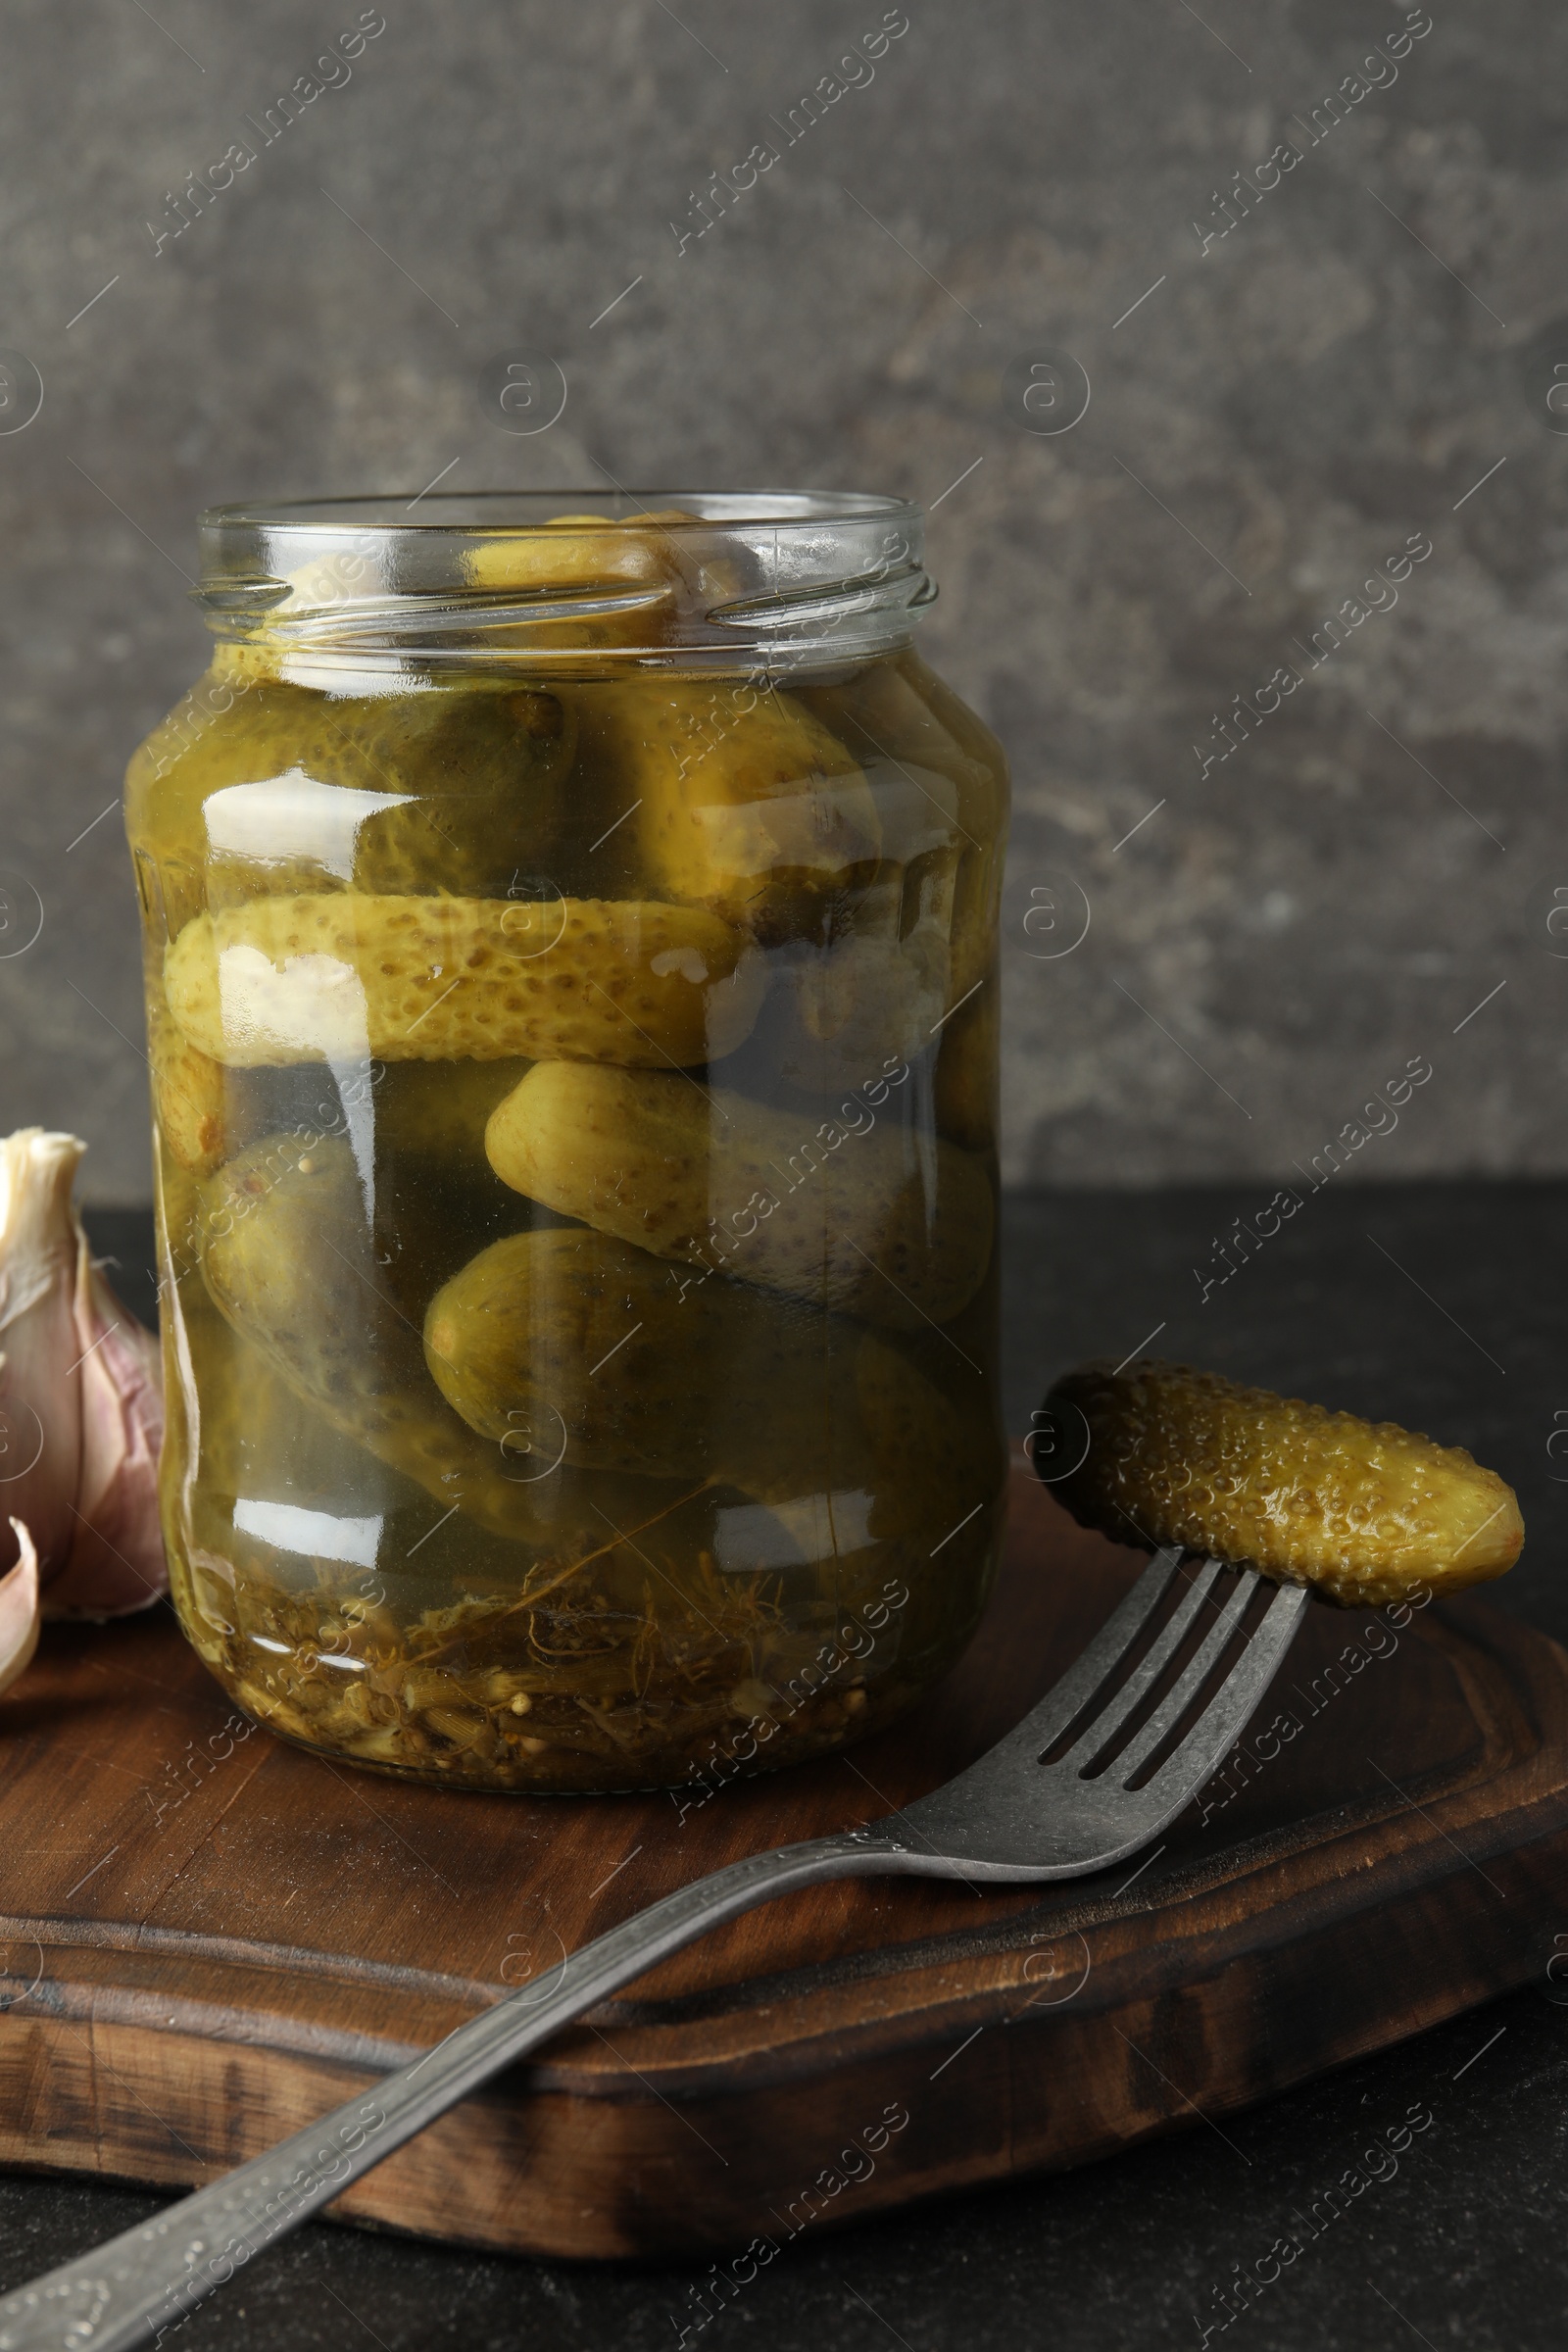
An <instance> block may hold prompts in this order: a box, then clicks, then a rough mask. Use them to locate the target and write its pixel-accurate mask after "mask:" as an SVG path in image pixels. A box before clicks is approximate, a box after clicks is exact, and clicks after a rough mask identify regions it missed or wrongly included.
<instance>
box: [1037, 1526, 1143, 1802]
mask: <svg viewBox="0 0 1568 2352" xmlns="http://www.w3.org/2000/svg"><path fill="white" fill-rule="evenodd" d="M1181 1556H1182V1555H1181V1551H1180V1549H1179V1547H1178V1546H1176V1545H1174V1544H1171V1545H1167V1546H1166V1548H1165V1549H1164V1550H1163V1551H1156V1552H1155V1554H1154V1556H1153V1558H1152V1560H1151V1561H1150V1563H1149V1566H1148V1567H1147V1568H1146V1569H1145V1570H1144V1572H1143V1574H1142V1576H1140V1578H1139V1579H1138V1582H1137V1584H1136V1585H1134V1587H1133V1589H1132V1591H1131V1592H1130V1593H1128V1594H1127V1596H1126V1598H1125V1599H1124V1600H1122V1601H1121V1602H1120V1603H1119V1604H1118V1605H1117V1606H1116V1607H1115V1608H1114V1609H1113V1610H1112V1611H1111V1613H1110V1615H1109V1616H1108V1617H1107V1618H1106V1620H1105V1622H1104V1624H1103V1626H1102V1627H1101V1629H1100V1631H1099V1633H1098V1634H1097V1635H1096V1636H1095V1638H1094V1640H1093V1641H1092V1642H1090V1644H1089V1646H1088V1648H1087V1649H1085V1650H1082V1651H1080V1653H1079V1655H1078V1656H1077V1657H1076V1658H1075V1659H1074V1660H1073V1662H1072V1664H1071V1665H1070V1666H1069V1667H1068V1669H1067V1671H1066V1673H1065V1674H1064V1675H1063V1676H1062V1678H1061V1680H1060V1681H1059V1682H1057V1683H1053V1685H1052V1687H1051V1689H1050V1690H1049V1691H1047V1692H1046V1695H1045V1697H1044V1698H1043V1699H1041V1700H1040V1702H1039V1704H1038V1705H1037V1706H1036V1707H1035V1708H1034V1709H1033V1711H1032V1712H1031V1713H1030V1714H1028V1715H1026V1716H1025V1718H1024V1720H1023V1722H1022V1723H1021V1724H1020V1725H1019V1726H1018V1734H1015V1735H1014V1737H1018V1736H1019V1735H1022V1736H1023V1738H1024V1739H1026V1740H1027V1742H1028V1744H1029V1745H1030V1746H1032V1747H1033V1749H1034V1751H1035V1753H1036V1754H1037V1755H1039V1754H1042V1753H1043V1752H1044V1750H1045V1749H1046V1748H1048V1747H1050V1745H1051V1743H1052V1741H1053V1740H1059V1739H1060V1737H1061V1735H1062V1733H1063V1732H1064V1731H1065V1730H1066V1729H1067V1726H1068V1725H1069V1724H1070V1723H1071V1721H1072V1719H1073V1717H1074V1716H1075V1715H1076V1714H1077V1713H1078V1712H1079V1711H1080V1709H1081V1708H1082V1707H1084V1706H1085V1705H1087V1703H1088V1701H1089V1700H1090V1699H1092V1698H1093V1697H1094V1695H1095V1692H1096V1691H1098V1690H1099V1688H1100V1686H1101V1684H1102V1683H1103V1681H1104V1679H1105V1677H1106V1675H1107V1674H1108V1673H1109V1672H1110V1670H1111V1668H1112V1667H1113V1666H1114V1665H1115V1663H1116V1660H1117V1659H1118V1658H1119V1657H1120V1656H1121V1654H1122V1652H1123V1650H1124V1649H1126V1648H1127V1646H1128V1644H1129V1643H1130V1642H1134V1641H1136V1640H1137V1638H1138V1635H1139V1634H1140V1633H1141V1632H1142V1630H1143V1628H1144V1626H1145V1625H1146V1624H1147V1623H1148V1621H1149V1619H1150V1617H1151V1616H1152V1613H1153V1611H1154V1610H1155V1609H1156V1608H1158V1606H1159V1604H1160V1602H1161V1600H1163V1598H1164V1596H1165V1593H1166V1592H1167V1591H1168V1589H1169V1586H1170V1580H1171V1578H1172V1577H1173V1576H1174V1575H1175V1573H1176V1570H1177V1568H1178V1566H1179V1565H1180V1562H1181Z"/></svg>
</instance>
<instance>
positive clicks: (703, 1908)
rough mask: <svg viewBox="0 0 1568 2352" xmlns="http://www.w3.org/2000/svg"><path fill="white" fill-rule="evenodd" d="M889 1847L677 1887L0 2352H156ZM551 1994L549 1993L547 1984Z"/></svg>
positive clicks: (109, 2247)
mask: <svg viewBox="0 0 1568 2352" xmlns="http://www.w3.org/2000/svg"><path fill="white" fill-rule="evenodd" d="M911 1860H912V1857H911V1856H910V1855H909V1854H908V1852H907V1849H905V1848H903V1847H901V1846H900V1845H899V1844H897V1843H896V1842H894V1840H893V1839H891V1838H887V1837H880V1836H878V1835H876V1834H875V1833H874V1832H871V1833H868V1832H866V1831H863V1830H862V1831H847V1832H844V1833H841V1834H840V1835H838V1836H836V1837H832V1838H810V1839H809V1840H808V1841H807V1842H806V1843H805V1844H802V1845H785V1846H778V1847H775V1848H774V1850H773V1851H772V1852H771V1853H765V1854H752V1855H748V1856H747V1857H746V1859H745V1860H744V1861H740V1862H732V1863H730V1864H729V1866H728V1867H727V1868H726V1869H724V1870H715V1871H713V1872H711V1873H710V1875H709V1876H708V1877H707V1878H703V1879H698V1880H695V1881H694V1882H693V1884H692V1885H691V1886H689V1887H679V1888H678V1889H677V1890H676V1892H675V1893H673V1894H668V1895H665V1896H664V1898H663V1900H662V1902H657V1903H654V1904H652V1905H650V1907H649V1908H648V1909H647V1910H646V1911H639V1912H638V1913H637V1914H636V1916H635V1917H634V1918H632V1919H628V1920H625V1921H623V1922H622V1924H621V1925H620V1926H619V1927H618V1928H612V1929H611V1930H610V1932H609V1934H608V1935H605V1936H596V1938H595V1939H594V1941H593V1942H592V1943H586V1944H584V1945H583V1946H582V1947H581V1949H580V1950H578V1951H575V1952H573V1953H572V1954H571V1955H570V1957H569V1958H567V1957H566V1956H565V1955H564V1954H563V1957H562V1959H561V1961H560V1962H559V1963H558V1964H557V1966H556V1967H554V1968H551V1969H549V1970H547V1971H545V1972H544V1973H543V1974H541V1975H538V1976H535V1977H532V1978H530V1979H529V1981H528V1983H527V1984H526V1985H522V1986H520V1987H519V1988H518V1990H517V1991H516V1992H515V1993H513V1994H511V1995H510V1996H509V1997H508V1998H507V1999H505V2000H503V2001H498V2002H497V2003H496V2005H495V2007H494V2008H492V2009H486V2010H483V2011H481V2013H480V2015H479V2016H477V2017H475V2018H470V2019H469V2021H468V2023H467V2024H466V2025H465V2026H460V2027H459V2028H458V2029H457V2031H456V2033H453V2034H448V2035H447V2037H446V2039H445V2040H444V2041H439V2042H437V2043H436V2044H435V2046H434V2047H433V2048H432V2049H429V2050H426V2052H425V2053H424V2056H423V2057H422V2058H417V2059H416V2060H415V2061H414V2063H413V2064H412V2065H411V2066H405V2067H400V2068H399V2069H398V2071H397V2073H396V2074H393V2075H388V2076H386V2077H385V2079H384V2080H383V2081H382V2082H378V2083H377V2084H376V2085H375V2088H374V2089H373V2091H370V2092H368V2093H364V2094H361V2095H359V2096H357V2097H355V2098H352V2099H349V2100H347V2101H346V2102H345V2103H344V2105H343V2106H341V2107H336V2108H334V2109H333V2110H332V2112H331V2113H330V2114H329V2115H323V2116H322V2117H321V2118H320V2120H319V2122H318V2123H314V2124H312V2125H310V2126H309V2128H308V2129H307V2130H305V2131H297V2132H295V2134H294V2136H293V2137H292V2138H291V2139H285V2140H280V2141H279V2142H278V2144H277V2145H276V2146H275V2147H273V2148H270V2149H269V2150H268V2151H267V2152H266V2154H265V2155H262V2156H257V2157H253V2158H252V2160H251V2162H250V2163H249V2164H242V2165H240V2166H239V2167H238V2168H237V2169H236V2170H235V2171H233V2172H231V2173H225V2174H223V2175H222V2177H221V2179H219V2180H215V2181H213V2182H212V2183H211V2184H210V2185H209V2186H208V2187H206V2188H199V2189H197V2190H196V2191H195V2193H194V2194H193V2195H191V2196H188V2197H182V2198H181V2199H180V2200H179V2202H178V2203H177V2204H175V2205H171V2206H168V2207H166V2209H165V2210H164V2211H163V2212H162V2213H161V2214H158V2215H156V2216H155V2218H154V2219H153V2220H152V2221H150V2222H145V2223H143V2224H142V2225H141V2226H140V2227H139V2228H138V2229H127V2230H125V2231H123V2234H122V2235H121V2236H119V2237H112V2238H110V2239H108V2240H107V2242H106V2243H105V2244H103V2245H101V2246H98V2247H95V2248H94V2249H93V2250H92V2251H91V2252H89V2253H87V2254H84V2255H82V2256H80V2257H79V2258H78V2259H77V2260H76V2261H74V2262H68V2263H64V2264H62V2266H61V2267H60V2269H58V2270H54V2271H49V2272H47V2273H46V2274H45V2275H44V2277H42V2278H35V2279H34V2280H32V2282H31V2283H30V2284H29V2285H27V2286H22V2287H18V2288H17V2289H16V2290H15V2291H14V2292H13V2293H11V2294H9V2295H7V2296H6V2297H5V2298H4V2299H3V2300H0V2352H126V2348H127V2347H129V2346H131V2345H134V2344H139V2343H142V2342H144V2341H145V2340H146V2338H147V2337H148V2336H150V2335H156V2336H157V2337H158V2338H159V2339H160V2340H161V2339H162V2336H163V2334H164V2333H165V2332H166V2331H167V2330H168V2329H170V2328H172V2327H177V2326H178V2325H179V2323H180V2322H181V2321H182V2320H183V2319H184V2318H185V2317H186V2315H187V2314H188V2313H189V2312H190V2311H191V2310H192V2308H193V2307H194V2306H195V2305H196V2304H197V2303H199V2302H200V2301H201V2299H202V2298H203V2296H204V2295H209V2294H211V2293H212V2292H213V2291H214V2289H215V2288H217V2287H220V2286H222V2285H223V2284H225V2282H226V2281H227V2280H228V2279H230V2278H233V2276H234V2274H235V2272H236V2271H238V2270H240V2269H241V2268H242V2267H243V2266H244V2264H246V2263H247V2262H249V2261H250V2259H251V2257H252V2255H253V2254H258V2253H260V2252H261V2250H262V2248H263V2247H265V2246H269V2245H270V2244H271V2243H272V2242H273V2240H274V2239H275V2238H279V2237H282V2236H283V2235H285V2234H286V2232H287V2231H288V2230H290V2229H297V2228H298V2227H299V2225H300V2223H301V2222H303V2221H305V2220H307V2219H308V2217H309V2216H310V2215H311V2214H313V2213H314V2212H315V2211H316V2210H317V2208H318V2207H319V2206H321V2205H327V2204H330V2203H331V2201H332V2199H333V2198H334V2197H336V2196H340V2195H341V2194H342V2192H343V2190H344V2189H345V2188H346V2187H347V2186H348V2184H349V2182H350V2181H351V2180H358V2179H359V2178H360V2176H361V2174H362V2173H368V2172H369V2171H370V2169H371V2167H372V2166H373V2165H377V2164H379V2163H380V2162H381V2160H382V2159H383V2157H386V2156H390V2155H391V2153H392V2151H393V2149H394V2148H397V2147H401V2146H402V2144H403V2142H404V2141H405V2140H406V2139H412V2138H413V2136H414V2134H415V2133H416V2132H417V2131H423V2129H424V2127H425V2125H426V2124H428V2123H432V2122H433V2121H434V2119H435V2118H436V2117H437V2116H438V2115H442V2114H444V2113H445V2112H446V2110H447V2109H448V2108H449V2107H453V2106H456V2105H457V2103H458V2101H459V2100H460V2099H464V2098H466V2096H467V2095H468V2093H469V2091H471V2090H474V2089H476V2088H477V2086H478V2085H479V2084H480V2083H481V2082H486V2081H488V2079H489V2077H490V2076H492V2075H494V2074H497V2073H499V2072H500V2070H501V2068H502V2067H504V2066H507V2065H510V2064H511V2062H512V2061H513V2060H514V2059H515V2058H520V2057H522V2056H523V2055H524V2053H525V2052H526V2051H528V2050H531V2049H532V2048H533V2047H534V2046H535V2044H536V2043H538V2042H541V2041H543V2040H545V2039H546V2037H547V2036H548V2035H549V2034H553V2033H554V2032H555V2031H556V2029H557V2027H558V2026H564V2025H565V2024H566V2023H567V2022H568V2021H569V2020H570V2019H572V2018H574V2017H580V2016H581V2014H582V2012H583V2011H584V2010H585V2009H591V2008H592V2007H593V2006H594V2004H595V2002H596V2001H600V2000H603V1999H604V1998H605V1997H606V1996H607V1994H609V1993H612V1992H613V1991H615V1990H616V1988H617V1987H618V1986H619V1985H625V1984H627V1983H628V1982H629V1981H630V1980H631V1979H632V1978H633V1977H640V1976H642V1975H643V1973H644V1971H645V1970H647V1969H650V1968H652V1967H654V1966H655V1964H656V1963H657V1962H658V1961H661V1960H662V1959H664V1958H665V1957H666V1956H667V1955H668V1954H669V1953H671V1952H675V1951H679V1950H680V1948H681V1946H682V1945H683V1944H687V1943H690V1942H692V1941H693V1940H694V1939H695V1938H696V1937H697V1936H702V1935H704V1934H706V1932H707V1931H708V1930H709V1929H710V1928H716V1927H717V1926H719V1925H720V1923H721V1922H722V1921H724V1920H726V1919H733V1918H735V1917H736V1915H737V1914H738V1913H739V1912H742V1911H749V1910H750V1909H751V1908H752V1907H753V1905H754V1904H756V1903H764V1902H769V1901H771V1899H772V1898H773V1896H774V1895H778V1894H783V1893H785V1892H786V1891H787V1890H788V1889H789V1888H790V1887H809V1886H811V1885H812V1884H814V1883H815V1882H817V1881H820V1880H825V1879H842V1878H856V1877H860V1876H872V1875H875V1874H878V1873H881V1872H887V1871H898V1870H901V1869H907V1868H908V1867H909V1865H910V1862H911ZM552 1980H554V1982H552Z"/></svg>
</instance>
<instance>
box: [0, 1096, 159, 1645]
mask: <svg viewBox="0 0 1568 2352" xmlns="http://www.w3.org/2000/svg"><path fill="white" fill-rule="evenodd" d="M85 1149H86V1146H85V1145H84V1144H82V1143H81V1142H80V1141H79V1140H78V1139H77V1138H76V1137H75V1136H73V1135H52V1134H48V1133H46V1132H45V1130H44V1129H42V1128H41V1127H24V1128H21V1129H19V1130H18V1132H17V1133H16V1134H15V1135H12V1136H7V1137H6V1138H5V1139H4V1141H3V1142H0V1513H4V1514H5V1517H6V1520H7V1521H8V1522H9V1527H10V1530H11V1531H12V1532H11V1533H10V1534H9V1535H8V1534H7V1532H6V1527H5V1525H0V1570H4V1569H6V1568H10V1574H9V1575H5V1576H3V1577H0V1688H3V1686H4V1683H5V1681H7V1680H9V1679H10V1677H11V1675H12V1674H14V1673H20V1672H21V1666H22V1664H25V1655H22V1654H21V1652H22V1649H23V1648H24V1647H25V1654H26V1655H30V1654H31V1653H30V1642H31V1641H35V1640H36V1623H35V1619H36V1615H37V1612H38V1608H39V1606H40V1605H41V1609H42V1613H43V1614H44V1615H45V1616H51V1617H72V1616H75V1617H117V1616H121V1615H123V1613H124V1612H126V1611H127V1610H130V1609H139V1608H144V1607H145V1606H146V1605H147V1603H148V1602H149V1601H152V1600H156V1599H157V1598H158V1596H159V1594H160V1593H163V1592H165V1591H166V1590H167V1588H168V1583H169V1577H168V1570H167V1568H166V1565H165V1561H164V1546H163V1539H162V1536H161V1534H160V1532H159V1525H158V1450H159V1446H160V1445H161V1444H162V1442H163V1431H164V1405H163V1391H162V1386H161V1383H160V1378H159V1367H158V1346H157V1342H156V1341H155V1340H154V1339H153V1338H152V1336H151V1334H150V1333H148V1332H146V1331H144V1330H143V1329H142V1327H141V1325H140V1324H139V1323H138V1322H137V1321H136V1319H135V1317H134V1316H133V1315H132V1314H131V1313H130V1311H129V1309H128V1308H127V1307H125V1306H123V1305H122V1303H121V1301H120V1300H119V1299H117V1298H116V1297H115V1294H114V1292H113V1291H112V1290H111V1289H110V1287H109V1285H108V1283H107V1282H106V1281H105V1280H104V1277H103V1275H102V1273H101V1271H100V1270H99V1268H98V1267H97V1266H95V1265H94V1264H93V1262H92V1252H91V1250H90V1249H89V1248H88V1244H87V1237H86V1235H85V1234H84V1233H83V1231H82V1229H81V1224H80V1220H79V1219H78V1218H77V1216H76V1213H75V1210H74V1208H73V1205H72V1199H71V1188H72V1182H73V1178H74V1176H75V1172H76V1163H77V1161H78V1160H79V1159H80V1157H81V1154H82V1152H84V1151H85ZM13 1562H15V1563H16V1564H15V1566H12V1563H13ZM24 1597H26V1598H27V1600H28V1613H29V1614H30V1616H31V1618H32V1619H33V1620H34V1622H33V1623H32V1626H31V1631H30V1634H24V1635H19V1633H18V1620H19V1613H20V1612H21V1611H22V1607H23V1598H24ZM19 1656H20V1658H21V1662H20V1663H19V1662H18V1660H19Z"/></svg>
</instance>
